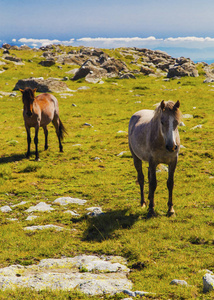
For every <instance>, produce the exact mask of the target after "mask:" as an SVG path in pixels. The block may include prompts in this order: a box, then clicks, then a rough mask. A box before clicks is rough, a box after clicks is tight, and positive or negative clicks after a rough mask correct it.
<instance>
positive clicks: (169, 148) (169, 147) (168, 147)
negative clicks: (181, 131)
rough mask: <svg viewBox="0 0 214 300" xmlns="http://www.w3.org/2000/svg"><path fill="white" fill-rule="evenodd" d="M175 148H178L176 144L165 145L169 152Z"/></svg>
mask: <svg viewBox="0 0 214 300" xmlns="http://www.w3.org/2000/svg"><path fill="white" fill-rule="evenodd" d="M177 149H178V146H177V145H173V146H169V145H166V150H167V151H169V152H174V151H176V150H177Z"/></svg>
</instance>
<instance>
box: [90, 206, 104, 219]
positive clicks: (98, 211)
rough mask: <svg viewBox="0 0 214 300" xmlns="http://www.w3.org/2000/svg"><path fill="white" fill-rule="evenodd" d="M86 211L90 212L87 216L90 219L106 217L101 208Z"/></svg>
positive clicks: (91, 208)
mask: <svg viewBox="0 0 214 300" xmlns="http://www.w3.org/2000/svg"><path fill="white" fill-rule="evenodd" d="M86 210H88V211H89V212H88V213H87V215H88V216H90V217H98V216H100V215H104V213H103V212H102V208H101V207H89V208H86Z"/></svg>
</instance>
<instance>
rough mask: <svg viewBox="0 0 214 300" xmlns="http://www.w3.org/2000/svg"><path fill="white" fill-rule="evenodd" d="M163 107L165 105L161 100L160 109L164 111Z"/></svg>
mask: <svg viewBox="0 0 214 300" xmlns="http://www.w3.org/2000/svg"><path fill="white" fill-rule="evenodd" d="M165 106H166V105H165V102H164V100H162V101H161V109H162V110H164V108H165Z"/></svg>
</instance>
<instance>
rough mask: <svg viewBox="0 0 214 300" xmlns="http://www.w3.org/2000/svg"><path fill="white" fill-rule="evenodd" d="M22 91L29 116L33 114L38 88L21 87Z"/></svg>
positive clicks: (26, 112)
mask: <svg viewBox="0 0 214 300" xmlns="http://www.w3.org/2000/svg"><path fill="white" fill-rule="evenodd" d="M19 90H20V92H21V93H22V101H23V104H24V112H25V114H26V115H27V116H28V117H31V116H32V114H33V101H34V98H35V92H36V89H33V90H32V89H31V88H25V89H24V90H21V89H19Z"/></svg>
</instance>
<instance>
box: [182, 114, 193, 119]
mask: <svg viewBox="0 0 214 300" xmlns="http://www.w3.org/2000/svg"><path fill="white" fill-rule="evenodd" d="M182 117H183V118H184V119H192V118H193V115H190V114H184V115H183V116H182Z"/></svg>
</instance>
